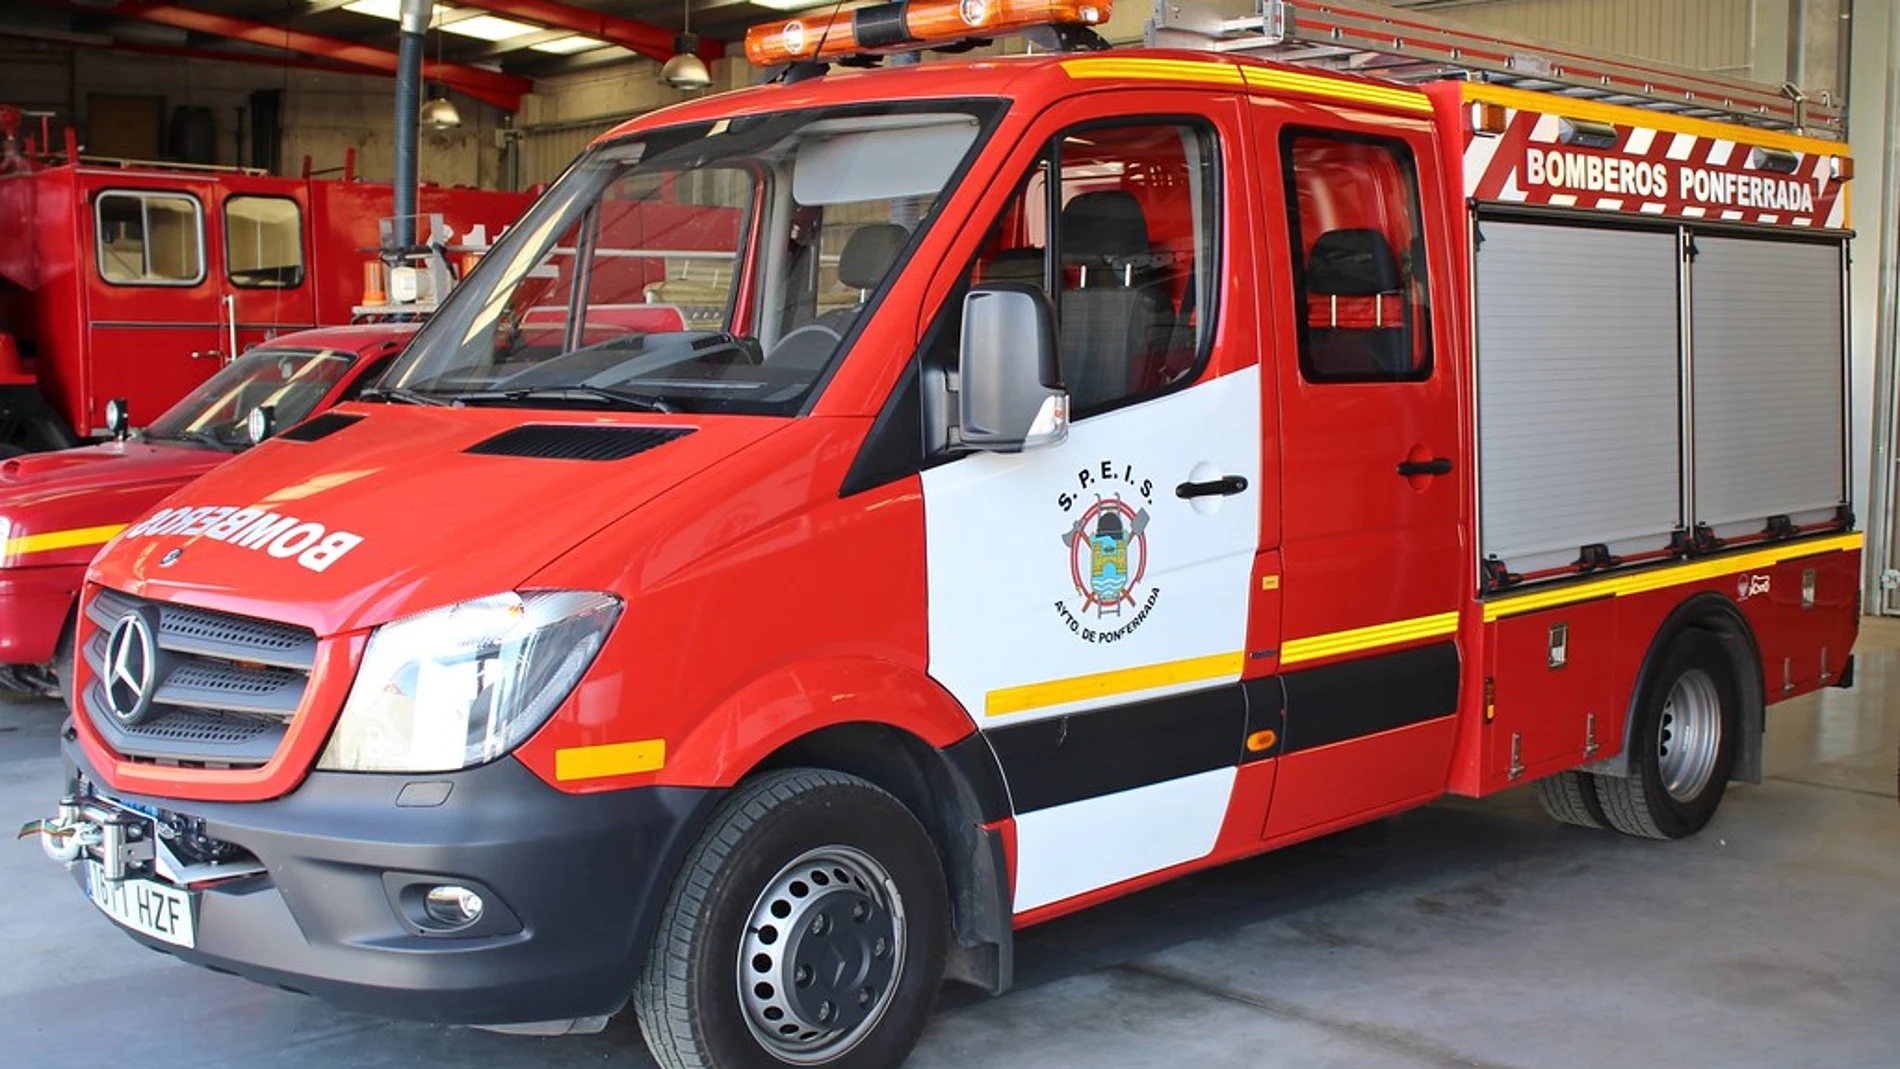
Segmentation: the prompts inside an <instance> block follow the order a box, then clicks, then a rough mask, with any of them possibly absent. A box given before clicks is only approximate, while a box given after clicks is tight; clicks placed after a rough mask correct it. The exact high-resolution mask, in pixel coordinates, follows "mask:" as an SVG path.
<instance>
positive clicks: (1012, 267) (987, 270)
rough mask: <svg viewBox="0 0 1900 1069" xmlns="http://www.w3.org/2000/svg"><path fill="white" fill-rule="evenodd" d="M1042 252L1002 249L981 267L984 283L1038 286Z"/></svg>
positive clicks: (1039, 250)
mask: <svg viewBox="0 0 1900 1069" xmlns="http://www.w3.org/2000/svg"><path fill="white" fill-rule="evenodd" d="M1042 258H1043V250H1041V249H1004V250H1003V251H1002V252H999V253H997V254H996V255H995V256H992V257H990V258H989V260H988V261H987V262H986V263H984V265H983V281H985V282H1027V283H1028V284H1030V285H1031V286H1040V285H1042V281H1043V274H1042Z"/></svg>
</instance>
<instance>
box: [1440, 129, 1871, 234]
mask: <svg viewBox="0 0 1900 1069" xmlns="http://www.w3.org/2000/svg"><path fill="white" fill-rule="evenodd" d="M1505 114H1506V123H1505V129H1504V132H1503V133H1502V134H1499V135H1495V136H1491V135H1482V134H1470V133H1468V134H1466V135H1465V194H1466V195H1467V196H1469V197H1472V198H1474V199H1476V200H1480V201H1501V202H1505V203H1511V204H1535V205H1545V206H1548V207H1553V208H1580V209H1587V210H1593V211H1606V212H1625V213H1637V214H1644V215H1665V216H1678V217H1682V218H1687V219H1717V220H1724V221H1728V222H1738V223H1761V224H1767V225H1770V226H1789V227H1810V228H1813V227H1826V228H1831V229H1839V228H1842V227H1845V226H1846V225H1847V198H1846V197H1845V196H1843V195H1842V192H1843V189H1844V186H1845V183H1843V182H1842V181H1841V179H1840V178H1839V177H1838V175H1837V174H1836V173H1835V172H1836V167H1835V164H1834V159H1835V158H1834V157H1832V156H1828V155H1825V154H1822V153H1818V152H1797V153H1791V154H1790V153H1778V154H1777V155H1778V156H1779V157H1780V158H1781V160H1783V161H1785V160H1786V159H1787V158H1789V156H1790V155H1791V156H1792V158H1793V159H1794V161H1795V163H1794V169H1793V170H1792V171H1791V172H1785V173H1784V172H1780V171H1775V170H1769V169H1766V168H1764V167H1763V166H1761V163H1762V159H1761V155H1762V154H1761V152H1760V150H1758V149H1756V148H1755V147H1753V146H1751V145H1747V144H1743V143H1738V142H1736V141H1731V140H1728V139H1726V138H1720V137H1704V136H1700V135H1697V134H1683V133H1671V132H1668V131H1664V130H1651V129H1649V128H1647V127H1642V126H1623V125H1617V126H1616V127H1615V128H1614V129H1615V131H1616V140H1615V143H1614V146H1613V147H1609V148H1594V147H1586V146H1583V145H1578V144H1565V143H1564V140H1563V126H1564V121H1563V119H1562V118H1561V117H1559V116H1556V115H1551V114H1547V113H1543V112H1535V111H1525V110H1521V109H1515V108H1513V109H1510V110H1508V111H1507V112H1506V113H1505Z"/></svg>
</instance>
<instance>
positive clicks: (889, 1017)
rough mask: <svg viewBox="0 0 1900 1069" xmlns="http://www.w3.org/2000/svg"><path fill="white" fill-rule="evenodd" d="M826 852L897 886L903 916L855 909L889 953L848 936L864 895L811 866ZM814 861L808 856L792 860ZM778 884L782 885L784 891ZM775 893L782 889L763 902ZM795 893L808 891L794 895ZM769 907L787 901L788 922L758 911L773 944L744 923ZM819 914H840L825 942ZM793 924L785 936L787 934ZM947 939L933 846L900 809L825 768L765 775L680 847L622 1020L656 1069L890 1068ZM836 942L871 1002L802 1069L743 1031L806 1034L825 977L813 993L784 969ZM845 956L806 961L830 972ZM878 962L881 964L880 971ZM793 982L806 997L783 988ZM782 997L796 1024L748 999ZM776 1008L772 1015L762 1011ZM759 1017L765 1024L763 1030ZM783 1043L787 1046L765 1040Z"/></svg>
mask: <svg viewBox="0 0 1900 1069" xmlns="http://www.w3.org/2000/svg"><path fill="white" fill-rule="evenodd" d="M827 852H831V853H830V854H828V853H827ZM833 856H842V857H846V858H847V860H846V861H845V862H844V864H845V865H847V866H849V865H850V864H852V862H851V861H850V860H849V858H853V857H855V858H861V859H869V861H870V862H871V863H872V864H873V865H875V866H876V867H879V868H881V869H882V870H883V873H884V875H885V876H887V877H888V879H889V883H890V885H891V886H893V887H895V893H894V896H893V897H894V898H895V900H896V902H897V903H900V904H901V907H902V916H901V919H900V918H898V917H896V916H893V913H894V911H892V910H889V909H885V908H883V906H882V905H881V906H879V907H878V909H879V910H881V911H878V912H869V911H867V913H866V916H868V917H869V918H870V921H869V923H870V925H871V927H870V928H866V929H864V930H863V932H876V931H889V932H891V933H892V938H891V940H890V941H889V943H888V944H877V943H873V942H872V941H871V940H870V939H869V938H868V936H866V935H865V934H863V932H859V931H847V930H846V929H847V928H848V927H849V925H848V923H847V920H846V918H848V917H857V916H858V915H857V914H856V913H851V912H848V911H850V910H852V909H854V908H856V907H858V906H868V904H870V903H871V902H872V901H873V900H872V898H871V894H870V893H866V894H860V895H859V897H858V898H855V899H854V898H853V897H852V896H853V895H854V894H858V891H857V890H856V888H861V887H868V886H871V884H872V883H873V882H874V881H864V880H857V882H855V883H853V882H850V880H849V879H848V877H850V878H851V879H855V877H852V876H851V873H849V872H847V871H846V870H845V869H844V868H838V867H823V866H833V865H835V862H834V861H831V860H824V859H826V858H828V857H833ZM814 857H815V858H819V859H821V860H818V861H815V862H813V861H806V860H805V859H808V858H814ZM794 862H799V865H794V864H793V863H794ZM808 864H810V865H817V866H821V867H820V868H817V869H813V870H811V871H809V872H807V870H806V869H805V868H803V867H800V866H803V865H808ZM832 872H835V873H837V878H836V879H833V878H832V877H831V876H829V875H828V874H829V873H832ZM799 875H806V876H807V877H808V878H810V880H811V883H810V884H807V883H804V882H802V881H800V880H799V879H798V878H797V876H799ZM788 876H789V877H791V879H792V882H791V883H790V884H787V883H786V882H785V881H786V879H787V878H788ZM819 884H825V887H824V890H822V891H821V890H819V889H818V887H817V885H819ZM775 887H777V888H787V887H789V889H790V890H789V891H787V892H785V893H784V895H778V894H774V895H768V894H767V892H768V890H770V889H772V888H775ZM807 891H810V892H811V896H810V898H808V899H807V898H806V897H805V893H804V892H807ZM789 895H796V896H797V898H798V901H797V902H796V903H795V904H794V903H792V902H791V899H790V898H789V897H787V896H789ZM825 903H832V905H825ZM854 903H855V906H854ZM889 904H890V903H884V905H889ZM780 906H786V907H788V911H787V913H778V912H769V916H775V917H786V918H787V921H788V930H787V932H786V933H785V934H784V936H783V938H782V940H781V938H780V936H779V934H778V932H777V930H776V929H775V928H773V927H772V925H771V924H770V923H769V921H768V923H766V924H763V925H760V924H756V923H755V922H754V917H755V916H763V914H760V913H759V911H760V910H761V909H765V910H767V911H775V910H777V909H778V908H779V907H780ZM794 908H795V909H796V912H792V910H793V909H794ZM841 910H843V911H846V912H840V911H841ZM827 911H829V912H827ZM788 914H789V915H788ZM826 916H829V917H833V918H838V919H836V920H833V921H831V922H830V925H831V930H830V931H829V932H821V926H820V925H819V924H818V921H819V920H820V919H822V918H823V917H826ZM807 917H810V918H811V921H810V922H809V923H808V922H807V921H806V920H805V918H807ZM791 924H796V925H797V926H798V927H797V929H796V930H791V929H790V928H789V925H791ZM879 925H888V927H887V928H880V927H878V926H879ZM767 929H770V930H771V931H770V935H769V938H768V937H767V936H766V935H765V933H766V931H767ZM948 930H949V904H948V900H947V897H946V892H945V889H944V877H943V869H942V866H941V864H940V863H939V861H938V858H937V851H936V847H935V845H934V844H933V843H932V841H931V839H930V836H929V833H927V832H926V831H925V830H924V828H923V825H921V824H919V823H918V821H917V818H916V817H915V816H913V815H912V814H911V812H910V810H908V809H906V808H905V807H904V805H903V804H902V803H901V802H899V801H898V800H897V799H895V798H893V797H892V796H891V795H889V794H887V793H885V792H884V791H883V790H881V789H879V788H878V787H876V786H874V785H873V784H871V783H869V782H867V781H865V780H862V779H859V778H857V777H855V776H848V775H845V774H843V773H839V772H830V771H824V770H819V769H789V770H785V771H780V772H770V773H766V774H765V775H762V776H759V777H758V778H757V779H753V780H749V781H747V782H745V783H743V784H741V785H740V786H739V787H738V788H737V789H735V790H734V791H733V793H732V796H731V797H729V798H727V799H726V800H725V801H724V802H722V803H721V805H720V807H719V809H718V810H717V811H716V812H715V813H714V814H713V817H712V821H711V823H710V824H709V825H708V827H707V828H706V830H705V832H704V833H703V834H702V835H701V836H700V838H699V841H698V842H697V843H695V844H694V846H693V848H692V850H691V851H689V852H688V854H687V856H686V860H685V862H684V863H683V865H682V866H681V869H680V873H679V876H678V877H677V878H676V879H675V880H674V883H673V889H672V892H671V894H670V895H669V896H668V900H667V903H666V907H665V909H664V911H663V912H662V913H661V915H660V922H659V929H658V931H657V932H656V933H655V935H654V938H653V945H652V948H651V950H650V951H649V953H648V955H647V962H646V967H645V969H644V970H643V972H642V975H641V977H640V980H639V984H638V986H637V987H636V988H635V990H634V995H633V1008H634V1013H635V1016H636V1017H637V1018H638V1020H639V1022H640V1029H641V1031H642V1032H643V1033H644V1034H645V1036H646V1042H647V1046H648V1048H649V1050H651V1052H652V1054H653V1058H654V1060H655V1061H657V1062H658V1063H659V1064H660V1065H661V1066H662V1067H664V1069H778V1067H782V1066H785V1065H788V1064H802V1065H824V1066H827V1067H836V1069H888V1067H890V1066H895V1065H897V1064H898V1063H899V1062H901V1061H903V1060H904V1058H905V1057H906V1056H907V1055H909V1053H910V1050H911V1048H912V1047H913V1046H915V1045H916V1042H917V1037H918V1035H919V1034H920V1033H921V1032H922V1031H923V1028H924V1023H925V1022H926V1020H927V1019H928V1018H929V1016H930V1009H931V1006H932V1004H933V1003H934V1001H935V1000H936V996H937V992H938V989H939V988H940V987H941V986H942V983H943V968H944V952H945V951H944V947H945V943H946V939H947V936H948ZM838 935H843V936H844V937H845V938H844V942H843V943H837V942H834V943H833V944H831V945H833V946H845V949H846V954H845V955H844V958H848V959H850V960H851V961H852V962H853V963H854V965H855V966H857V967H859V968H862V969H864V970H869V973H870V979H871V980H872V981H873V982H872V983H870V984H866V985H865V986H864V987H858V986H857V985H858V983H859V980H862V979H864V977H863V976H860V977H859V979H857V980H852V981H851V982H850V984H849V985H848V986H849V987H850V988H851V989H852V990H854V991H857V992H859V993H862V992H864V991H869V990H871V989H872V987H876V988H877V989H878V990H877V993H876V995H875V996H873V997H872V1000H871V1001H869V1002H865V1003H860V1007H866V1006H868V1007H869V1008H868V1009H864V1008H860V1009H856V1010H851V1009H848V1008H847V1010H846V1011H845V1012H848V1013H849V1014H851V1015H853V1016H857V1017H860V1018H862V1021H861V1023H858V1024H855V1025H853V1026H852V1027H848V1028H840V1029H837V1030H836V1031H837V1032H839V1033H840V1034H838V1035H835V1036H832V1037H831V1039H829V1040H825V1041H823V1042H830V1043H833V1044H837V1045H839V1047H840V1049H836V1050H833V1051H830V1052H828V1053H827V1052H823V1051H822V1044H821V1049H820V1052H819V1053H820V1055H821V1056H819V1057H816V1058H815V1059H814V1058H812V1057H809V1056H807V1057H806V1059H805V1060H794V1058H792V1057H786V1056H781V1053H780V1052H779V1051H778V1050H775V1049H774V1048H773V1047H772V1046H771V1045H769V1043H768V1040H766V1039H762V1038H761V1037H760V1035H759V1034H757V1032H755V1023H754V1022H756V1027H757V1028H761V1029H762V1028H769V1027H778V1028H783V1027H788V1026H789V1025H788V1022H789V1023H796V1024H798V1026H799V1027H800V1028H801V1029H813V1030H816V1029H817V1028H818V1026H817V1025H816V1024H814V1023H813V1019H814V1018H816V1017H817V1016H818V1015H819V1014H821V1013H823V1012H825V1011H824V1009H823V1007H825V1006H831V1005H832V1003H831V1002H830V1001H829V1000H828V999H827V1000H826V1001H823V1002H815V1001H814V1000H816V999H818V998H819V997H820V994H819V989H820V988H822V986H823V985H824V984H825V982H826V980H827V977H826V976H825V975H823V974H820V975H819V976H818V978H817V982H818V985H819V987H813V986H811V985H812V974H811V973H808V972H802V971H800V970H798V969H797V966H798V965H799V964H800V963H801V962H802V961H804V960H806V958H805V957H804V955H806V954H809V953H812V952H815V951H816V950H817V949H819V947H820V944H818V943H815V942H813V940H817V939H823V938H825V937H827V936H831V937H835V936H838ZM853 939H855V940H857V942H856V943H855V944H853V943H852V940H853ZM761 941H763V942H766V943H770V944H771V946H770V947H769V948H768V951H767V952H756V951H758V947H757V946H756V944H758V943H760V942H761ZM847 944H850V945H847ZM878 945H886V946H888V947H889V948H890V957H889V958H888V959H887V958H884V957H882V956H881V955H879V956H877V961H874V960H873V956H874V955H876V954H877V952H876V949H875V948H876V946H878ZM806 948H810V950H807V949H806ZM742 954H752V955H753V957H751V958H750V959H748V963H747V965H742V964H741V962H740V956H741V955H742ZM826 954H827V955H831V951H829V950H827V951H826ZM774 955H776V956H775V957H774ZM844 958H837V957H835V956H828V957H826V958H824V959H816V958H813V959H810V960H822V961H823V962H825V963H832V962H835V961H842V960H844ZM884 961H892V962H894V964H890V965H883V966H880V965H879V964H878V963H879V962H884ZM748 966H749V967H750V968H751V969H752V970H754V972H753V973H750V974H748V979H747V982H748V984H751V987H750V988H749V989H748V990H749V991H750V992H751V994H747V993H745V992H742V990H741V989H740V987H739V980H740V970H741V969H742V968H746V967H748ZM762 966H764V967H765V968H761V967H762ZM880 967H881V968H884V969H886V970H887V971H889V973H890V975H889V978H888V980H884V981H879V979H878V976H877V970H878V969H879V968H880ZM837 972H838V970H837V969H835V968H834V969H832V970H831V973H830V979H831V980H833V981H835V980H836V978H837ZM793 977H797V979H796V980H792V979H791V978H793ZM754 979H758V980H759V981H760V982H757V983H754V982H753V981H754ZM771 981H777V982H778V986H777V987H776V988H775V987H774V986H773V984H772V983H771ZM794 984H796V986H799V987H801V988H803V989H804V990H801V991H799V992H793V991H792V986H794ZM781 988H782V989H783V990H782V993H781V997H780V998H779V1002H780V1003H782V1004H783V1006H784V1007H791V1008H793V1013H794V1014H795V1015H796V1014H801V1013H802V1014H803V1015H802V1016H786V1015H785V1010H784V1009H783V1008H781V1006H779V1005H770V1006H766V1007H765V1008H763V1009H761V1008H760V1007H759V1005H758V1002H759V1000H758V999H755V998H753V995H757V994H759V993H760V992H761V991H762V990H764V991H766V992H767V993H766V994H765V995H764V996H763V997H765V998H770V997H771V992H773V991H778V990H779V989H781ZM797 1000H804V1001H803V1003H802V1004H803V1005H804V1006H805V1007H806V1009H805V1010H803V1011H800V1010H798V1009H796V1007H797V1006H798V1005H800V1004H801V1003H800V1002H799V1001H797ZM840 1005H843V1004H842V1003H840ZM814 1007H815V1008H814ZM774 1011H776V1012H778V1013H779V1014H780V1016H778V1017H773V1016H772V1013H773V1012H774ZM832 1012H834V1013H837V1012H838V1011H835V1010H834V1011H832ZM841 1019H842V1017H841V1016H839V1017H834V1018H833V1020H834V1021H837V1020H841ZM768 1021H771V1022H778V1023H777V1024H776V1026H774V1025H772V1024H768ZM847 1023H848V1022H847ZM814 1034H816V1032H815V1031H814ZM797 1041H798V1040H797V1037H796V1036H795V1037H793V1038H791V1039H785V1040H773V1041H771V1042H782V1043H792V1042H797ZM847 1043H848V1045H845V1044H847ZM796 1053H797V1052H794V1054H796Z"/></svg>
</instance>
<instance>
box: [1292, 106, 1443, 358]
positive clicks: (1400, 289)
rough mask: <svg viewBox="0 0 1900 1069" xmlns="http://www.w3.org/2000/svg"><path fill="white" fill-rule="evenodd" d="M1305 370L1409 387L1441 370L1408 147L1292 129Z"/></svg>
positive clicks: (1294, 216)
mask: <svg viewBox="0 0 1900 1069" xmlns="http://www.w3.org/2000/svg"><path fill="white" fill-rule="evenodd" d="M1281 147H1282V152H1283V155H1284V157H1285V159H1286V161H1287V183H1286V184H1287V205H1288V220H1287V222H1288V226H1289V229H1290V231H1291V235H1292V241H1291V248H1292V251H1293V277H1294V281H1295V290H1294V293H1295V300H1296V302H1297V303H1296V306H1295V307H1296V312H1295V314H1296V317H1297V322H1298V324H1299V339H1300V373H1301V375H1302V376H1303V377H1305V378H1306V379H1307V381H1309V382H1409V381H1416V380H1419V379H1424V378H1427V377H1429V376H1430V375H1431V372H1432V331H1431V300H1430V296H1429V294H1430V288H1429V286H1428V285H1427V279H1426V277H1425V243H1424V239H1423V236H1422V234H1423V232H1422V230H1421V226H1420V218H1419V216H1420V213H1419V196H1418V168H1417V165H1416V164H1415V163H1414V161H1413V158H1412V151H1411V149H1409V148H1407V147H1406V146H1405V144H1404V143H1403V142H1401V141H1395V140H1390V139H1385V138H1371V137H1358V136H1353V135H1347V134H1341V133H1324V132H1319V131H1306V130H1295V131H1288V132H1287V133H1286V134H1285V135H1284V136H1283V137H1282V139H1281Z"/></svg>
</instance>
